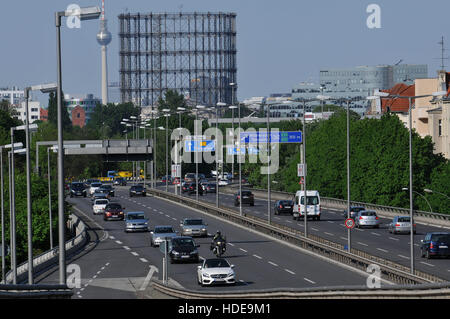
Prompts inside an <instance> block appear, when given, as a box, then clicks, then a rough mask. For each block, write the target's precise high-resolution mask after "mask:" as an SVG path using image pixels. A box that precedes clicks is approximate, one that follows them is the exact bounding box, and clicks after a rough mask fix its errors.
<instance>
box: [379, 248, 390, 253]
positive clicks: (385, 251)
mask: <svg viewBox="0 0 450 319" xmlns="http://www.w3.org/2000/svg"><path fill="white" fill-rule="evenodd" d="M377 249H378V250H379V251H382V252H384V253H388V252H389V251H387V250H386V249H382V248H377Z"/></svg>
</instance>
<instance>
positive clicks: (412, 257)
mask: <svg viewBox="0 0 450 319" xmlns="http://www.w3.org/2000/svg"><path fill="white" fill-rule="evenodd" d="M411 100H412V99H411V97H410V98H408V102H409V215H410V220H411V222H410V250H411V274H414V231H413V223H414V220H413V175H412V174H413V172H412V105H411V102H412V101H411Z"/></svg>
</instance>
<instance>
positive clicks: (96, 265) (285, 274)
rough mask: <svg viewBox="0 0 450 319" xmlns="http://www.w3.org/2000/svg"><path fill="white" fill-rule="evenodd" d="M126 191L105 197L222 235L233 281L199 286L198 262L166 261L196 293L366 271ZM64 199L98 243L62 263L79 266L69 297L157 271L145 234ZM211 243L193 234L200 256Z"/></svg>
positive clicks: (344, 277)
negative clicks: (199, 221)
mask: <svg viewBox="0 0 450 319" xmlns="http://www.w3.org/2000/svg"><path fill="white" fill-rule="evenodd" d="M128 189H129V187H116V197H113V198H112V201H118V202H120V203H121V204H122V205H123V206H124V207H125V208H126V209H125V211H126V212H130V211H144V212H145V213H146V214H147V215H148V217H149V218H150V227H151V228H152V227H154V226H155V225H173V226H174V227H175V229H177V230H178V231H179V230H180V227H179V224H180V222H181V220H182V219H183V218H186V217H195V218H199V217H200V218H203V219H204V220H205V221H206V222H207V224H208V232H209V233H210V234H213V233H215V232H216V231H217V230H218V229H220V230H221V231H222V232H223V233H224V234H225V235H226V237H227V241H228V243H229V244H228V245H227V252H226V254H225V256H224V257H225V258H226V259H227V260H228V261H229V262H230V263H231V264H234V265H235V271H236V279H237V284H236V286H230V287H200V286H199V285H197V280H196V267H197V265H198V264H195V263H191V264H169V278H170V281H171V283H173V284H175V285H179V286H181V287H184V288H187V289H195V290H199V291H218V290H219V291H225V290H226V291H229V290H230V291H233V290H242V289H245V290H253V289H267V288H307V287H326V286H327V287H330V286H342V285H365V284H366V279H367V275H368V274H364V273H362V272H359V271H355V270H353V269H351V268H348V267H346V266H342V265H339V264H336V263H334V262H331V261H328V260H325V259H323V258H321V257H317V256H315V255H311V254H310V253H307V252H303V251H301V250H299V249H298V248H295V247H292V246H289V245H287V244H285V243H282V242H279V241H277V240H275V239H272V238H269V237H266V236H264V235H260V234H258V233H254V232H252V231H248V230H247V229H244V228H242V227H241V226H236V225H233V224H230V223H228V222H225V221H222V220H219V219H216V218H215V217H210V216H207V215H205V214H202V213H200V212H197V211H195V210H193V209H190V208H189V207H182V206H180V205H177V204H174V203H171V202H168V201H165V200H162V199H158V198H154V197H151V196H147V197H133V198H129V196H128ZM210 197H212V196H210ZM207 198H208V196H207ZM69 202H70V203H71V204H73V205H75V207H76V210H75V212H76V213H77V215H79V216H82V218H83V219H84V220H88V221H89V225H90V226H91V227H92V230H91V231H90V234H91V237H94V238H92V239H93V241H94V242H95V241H97V242H96V243H95V245H94V247H93V248H92V249H90V250H89V251H86V252H84V253H82V254H81V256H79V257H77V258H76V259H75V260H71V261H69V262H68V264H69V263H70V264H77V265H79V266H80V269H81V278H82V279H81V286H80V288H76V289H75V290H74V296H73V298H85V299H90V298H120V299H130V298H136V297H137V295H138V293H141V292H145V291H146V289H147V288H148V283H149V279H150V278H151V277H152V276H158V277H159V276H160V274H161V269H162V256H163V254H162V253H161V252H160V251H159V249H158V248H151V247H150V239H149V238H150V236H149V233H125V232H124V222H123V221H104V220H103V218H102V216H101V215H95V216H94V215H93V213H92V207H91V201H90V199H88V198H73V199H69ZM210 241H211V238H198V239H195V242H196V243H197V244H200V248H199V252H200V255H201V257H202V258H213V257H214V256H213V255H212V253H211V251H210V250H209V243H210ZM58 278H59V277H58V271H57V269H55V270H53V271H52V272H51V273H50V274H48V275H47V276H43V278H41V279H40V282H41V283H57V282H58ZM69 278H70V273H69V274H68V279H69ZM382 285H384V283H383V284H382Z"/></svg>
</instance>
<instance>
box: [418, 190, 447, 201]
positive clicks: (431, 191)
mask: <svg viewBox="0 0 450 319" xmlns="http://www.w3.org/2000/svg"><path fill="white" fill-rule="evenodd" d="M423 191H424V192H425V193H431V194H433V193H436V194H439V195H442V196H445V197H447V199H450V197H449V196H447V195H445V194H444V193H439V192H436V191H433V190H431V189H429V188H425V189H424V190H423Z"/></svg>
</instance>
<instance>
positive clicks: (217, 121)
mask: <svg viewBox="0 0 450 319" xmlns="http://www.w3.org/2000/svg"><path fill="white" fill-rule="evenodd" d="M225 106H227V104H226V103H223V102H218V103H217V105H216V142H215V145H216V152H215V153H216V207H219V170H218V167H219V152H221V151H222V148H219V143H218V142H219V140H218V138H217V136H218V134H219V109H222V108H223V107H225ZM221 157H222V158H220V161H221V162H222V175H223V170H224V169H223V166H224V165H223V164H224V163H223V156H221ZM232 178H233V177H232ZM241 196H242V195H241Z"/></svg>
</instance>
